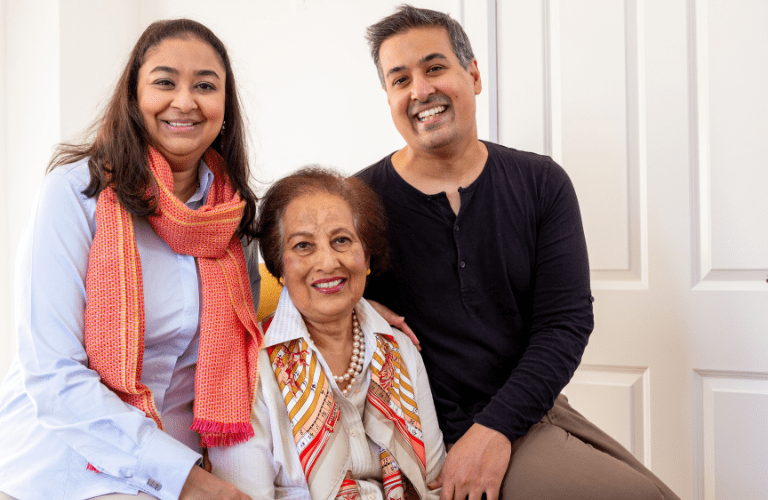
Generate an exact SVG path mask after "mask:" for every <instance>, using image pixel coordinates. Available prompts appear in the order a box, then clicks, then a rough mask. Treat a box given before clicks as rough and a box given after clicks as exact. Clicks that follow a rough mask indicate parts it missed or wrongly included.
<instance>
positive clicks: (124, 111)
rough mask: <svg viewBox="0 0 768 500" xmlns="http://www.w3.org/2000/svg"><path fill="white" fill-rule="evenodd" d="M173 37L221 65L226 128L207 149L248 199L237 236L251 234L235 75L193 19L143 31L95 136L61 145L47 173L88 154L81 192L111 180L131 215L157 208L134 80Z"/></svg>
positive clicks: (252, 199) (251, 201)
mask: <svg viewBox="0 0 768 500" xmlns="http://www.w3.org/2000/svg"><path fill="white" fill-rule="evenodd" d="M171 38H182V39H183V38H196V39H198V40H200V41H202V42H205V43H207V44H208V45H210V47H211V48H212V49H213V50H214V52H216V54H217V55H218V56H219V59H220V61H221V64H222V66H224V70H225V74H226V78H225V87H224V88H225V104H224V120H225V122H226V127H224V131H223V132H222V133H221V134H219V135H218V136H217V137H216V139H215V140H214V141H213V144H211V147H213V149H215V150H216V151H217V152H218V153H219V154H220V155H221V156H222V157H223V158H224V162H225V165H226V170H227V171H226V174H227V175H228V176H229V180H230V182H231V183H232V187H233V188H234V189H235V190H237V191H238V192H239V193H240V196H241V197H242V199H243V200H245V202H246V205H245V211H244V213H243V219H242V220H241V221H240V227H239V228H238V234H239V235H240V236H247V237H248V238H251V237H253V220H254V218H255V216H256V201H257V198H256V195H255V194H254V192H253V191H252V190H251V188H250V187H249V186H248V181H249V178H250V175H251V174H250V168H249V165H248V147H247V141H246V135H245V124H244V120H243V115H242V113H241V111H240V99H239V98H238V96H237V85H236V84H235V76H234V74H233V72H232V65H231V64H230V61H229V56H228V55H227V49H226V48H225V47H224V44H223V43H222V42H221V40H219V38H218V37H217V36H216V35H214V34H213V32H212V31H211V30H209V29H208V28H206V27H205V26H203V25H202V24H200V23H198V22H197V21H192V20H190V19H171V20H165V21H156V22H154V23H152V24H150V25H149V26H148V27H147V29H146V30H144V33H142V35H141V37H140V38H139V40H138V41H137V42H136V45H135V46H134V47H133V50H132V51H131V55H130V58H129V59H128V63H127V64H126V66H125V69H124V70H123V73H122V75H121V76H120V79H119V80H118V82H117V86H116V87H115V91H114V93H113V94H112V97H111V99H110V101H109V104H108V105H107V108H106V110H105V111H104V113H103V115H102V116H101V117H100V118H99V119H97V120H96V121H95V122H94V123H93V125H92V126H91V130H92V131H95V139H93V140H92V141H90V142H86V143H83V144H72V143H62V144H59V145H58V147H57V149H56V152H55V153H54V155H53V158H52V159H51V162H50V164H49V165H48V171H49V172H50V171H51V170H53V169H54V168H56V167H58V166H60V165H65V164H67V163H73V162H75V161H79V160H82V159H84V158H89V160H88V168H89V169H90V172H91V183H90V184H89V185H88V187H87V188H86V189H85V190H84V191H83V194H85V195H86V196H89V197H92V196H96V195H97V194H98V193H99V192H101V190H102V189H104V188H105V187H107V183H109V185H111V187H112V188H113V189H114V190H115V193H116V194H117V198H118V200H120V203H121V204H122V205H123V206H124V207H125V208H126V210H128V211H129V212H130V213H132V214H134V215H137V216H141V217H144V216H147V215H150V214H152V213H154V212H155V210H156V208H157V201H156V200H155V199H153V198H147V197H146V195H145V194H146V192H147V189H148V188H149V187H150V183H151V182H153V181H152V174H151V172H150V169H149V162H148V159H147V156H148V145H149V143H150V141H149V136H148V134H147V130H146V128H145V126H144V119H143V118H142V115H141V111H140V110H139V105H138V99H137V84H138V76H139V68H141V66H142V65H143V64H144V61H145V59H146V55H147V52H149V51H150V50H151V49H153V48H155V47H157V46H158V45H159V44H160V43H161V42H163V41H164V40H167V39H171ZM107 179H109V180H108V181H107Z"/></svg>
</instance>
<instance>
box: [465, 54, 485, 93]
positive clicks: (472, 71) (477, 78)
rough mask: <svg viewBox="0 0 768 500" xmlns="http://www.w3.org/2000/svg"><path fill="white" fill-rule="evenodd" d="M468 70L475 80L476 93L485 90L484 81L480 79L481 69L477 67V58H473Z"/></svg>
mask: <svg viewBox="0 0 768 500" xmlns="http://www.w3.org/2000/svg"><path fill="white" fill-rule="evenodd" d="M467 72H468V73H469V74H470V75H472V79H473V80H474V81H475V95H478V94H479V93H480V91H482V90H483V82H482V80H481V79H480V69H478V67H477V59H472V62H470V63H469V66H467Z"/></svg>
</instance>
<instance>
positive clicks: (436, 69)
mask: <svg viewBox="0 0 768 500" xmlns="http://www.w3.org/2000/svg"><path fill="white" fill-rule="evenodd" d="M443 68H444V66H431V67H430V68H429V69H428V70H427V73H434V72H435V71H440V70H441V69H443Z"/></svg>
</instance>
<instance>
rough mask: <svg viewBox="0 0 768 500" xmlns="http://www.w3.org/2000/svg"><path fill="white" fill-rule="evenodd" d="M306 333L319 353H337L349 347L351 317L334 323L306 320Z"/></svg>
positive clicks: (350, 340)
mask: <svg viewBox="0 0 768 500" xmlns="http://www.w3.org/2000/svg"><path fill="white" fill-rule="evenodd" d="M305 323H306V325H307V331H308V332H309V336H310V338H311V339H312V341H313V342H314V343H315V346H317V348H318V349H320V351H321V352H324V351H326V350H327V351H330V352H338V351H341V350H344V348H345V347H347V346H349V345H351V342H352V315H351V314H350V315H349V316H347V317H345V318H343V319H339V320H334V321H327V322H322V323H320V322H313V321H309V320H306V321H305Z"/></svg>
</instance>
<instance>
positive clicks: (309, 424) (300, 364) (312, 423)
mask: <svg viewBox="0 0 768 500" xmlns="http://www.w3.org/2000/svg"><path fill="white" fill-rule="evenodd" d="M265 325H266V326H268V323H265ZM267 353H268V354H269V359H270V362H271V363H272V368H273V369H274V371H275V377H276V378H277V382H278V385H279V386H280V390H281V392H282V395H283V398H284V401H285V406H286V408H287V410H288V415H289V418H290V420H291V425H292V426H293V437H294V441H295V443H296V448H297V450H298V452H299V459H300V461H301V465H302V468H303V469H304V475H305V476H306V478H307V484H308V485H309V489H310V495H311V496H312V498H318V499H320V498H330V497H331V495H332V494H333V493H334V490H335V489H336V488H338V490H336V491H337V493H336V495H335V498H336V499H345V500H352V499H357V498H360V492H359V491H358V488H357V483H356V482H355V481H354V480H353V479H352V478H351V475H350V474H349V471H346V472H345V471H344V470H343V468H344V466H345V464H346V460H347V457H348V455H349V453H348V448H349V442H348V440H347V437H346V434H344V433H340V432H334V430H336V426H337V424H338V422H339V418H340V409H339V407H338V405H337V403H336V402H335V400H334V397H333V392H332V390H331V386H330V384H329V381H328V379H327V377H326V376H325V373H324V372H323V369H322V366H321V365H320V362H319V361H318V359H317V355H316V354H315V353H314V352H313V351H312V350H311V349H309V348H308V345H307V342H306V340H304V339H301V338H299V339H294V340H291V341H289V342H286V343H284V344H277V345H274V346H271V347H269V348H267ZM370 369H371V383H370V385H369V386H368V393H367V396H366V407H365V414H364V416H363V425H364V427H365V429H366V433H369V434H370V431H372V430H373V429H378V430H383V432H378V431H377V432H376V433H377V434H378V435H387V436H389V439H388V440H387V441H388V442H387V443H386V446H385V447H386V449H381V454H380V458H381V466H382V477H383V478H384V481H383V483H384V498H386V499H392V500H395V499H400V498H406V499H410V498H414V499H416V498H418V497H419V496H418V493H416V490H415V489H414V486H413V484H412V482H411V480H409V479H408V478H409V477H410V478H413V479H418V480H419V482H420V484H423V483H424V481H425V480H426V453H425V449H424V443H423V441H422V432H421V421H420V420H419V413H418V409H417V407H416V398H415V395H414V390H413V384H412V383H411V380H410V377H409V375H408V370H407V369H406V367H405V364H404V363H403V361H402V358H401V356H400V349H399V347H398V345H397V342H396V341H395V339H394V337H392V336H391V335H384V334H377V335H376V350H375V351H374V353H373V360H372V362H371V367H370ZM332 449H333V452H331V450H332ZM395 457H397V458H395ZM341 477H344V479H343V480H342V482H341V486H340V487H339V486H338V485H339V482H338V481H339V479H340V478H341Z"/></svg>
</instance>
